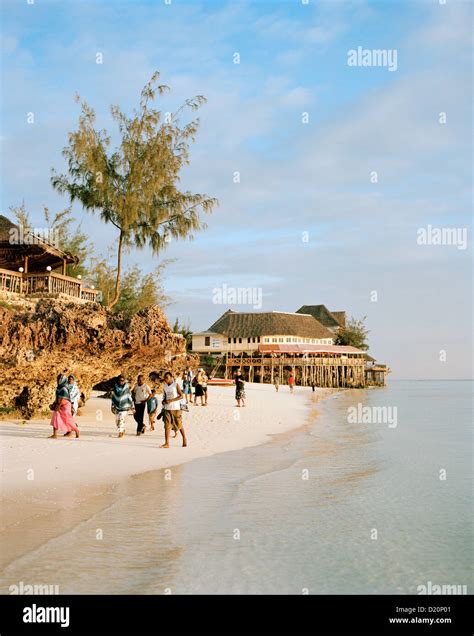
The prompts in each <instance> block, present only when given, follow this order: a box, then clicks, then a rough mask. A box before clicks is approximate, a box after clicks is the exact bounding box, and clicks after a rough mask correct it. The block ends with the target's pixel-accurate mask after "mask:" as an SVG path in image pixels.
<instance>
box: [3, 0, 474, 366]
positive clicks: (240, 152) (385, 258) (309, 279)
mask: <svg viewBox="0 0 474 636" xmlns="http://www.w3.org/2000/svg"><path fill="white" fill-rule="evenodd" d="M471 17H472V16H471V7H470V3H469V2H460V1H456V0H447V4H445V5H442V4H439V2H438V1H437V0H422V1H417V0H410V1H407V2H404V1H403V0H397V1H395V0H394V1H393V2H391V1H388V0H387V1H385V0H380V1H377V2H375V1H366V0H360V1H353V2H346V1H338V0H330V1H327V2H319V1H318V2H316V1H315V0H309V3H308V4H303V2H301V1H300V0H272V1H271V2H266V1H259V0H252V1H251V0H249V1H246V2H245V1H238V0H234V1H232V2H226V1H224V0H222V1H217V0H216V1H211V0H208V1H201V2H198V1H189V0H188V1H184V0H172V3H171V5H168V4H165V2H164V1H161V0H156V1H153V2H152V1H148V2H143V1H139V0H137V1H133V2H132V1H131V0H128V1H127V0H120V1H117V0H114V2H112V1H111V0H108V1H94V2H87V1H79V0H68V1H67V2H66V1H64V0H63V1H61V2H55V1H54V2H53V1H46V0H35V1H34V4H32V5H29V4H28V3H27V0H25V1H24V2H23V1H22V0H18V1H15V2H9V1H8V0H7V1H5V2H3V29H2V53H3V55H2V75H3V81H2V93H3V113H2V121H3V125H2V141H3V163H2V200H1V209H2V213H7V214H8V208H9V207H10V206H11V205H17V204H19V203H20V202H21V201H22V200H24V201H25V204H26V206H27V209H28V210H29V211H30V213H31V216H32V218H33V220H36V221H37V222H38V223H40V222H41V209H42V206H43V205H47V206H48V207H49V208H50V209H51V210H59V209H62V208H64V207H65V206H66V205H67V200H66V199H64V198H63V197H61V196H59V195H58V194H57V193H55V192H54V191H53V190H52V188H51V185H50V181H49V179H50V174H51V169H52V168H53V167H54V168H56V169H57V170H61V169H62V168H63V159H62V156H61V150H62V148H63V146H64V145H65V144H66V141H67V133H68V132H69V131H71V130H73V129H74V128H75V126H76V124H77V118H78V108H77V105H76V104H75V103H74V99H73V98H74V95H75V94H76V93H79V94H80V95H81V97H82V98H83V99H84V100H86V101H87V102H89V103H90V104H91V105H92V106H93V107H94V108H95V110H96V112H97V118H98V124H99V126H100V127H105V128H107V129H109V130H110V132H112V133H113V132H114V129H113V124H112V122H111V118H110V112H109V106H110V104H112V103H113V104H120V105H121V106H122V107H123V108H125V109H132V108H133V107H134V106H135V105H136V103H137V100H138V94H139V91H140V89H141V87H142V86H143V84H144V83H145V82H146V81H147V80H148V79H149V77H150V76H151V74H152V72H153V71H154V70H156V69H158V70H159V71H160V72H161V75H162V80H163V82H164V83H165V84H167V85H169V86H170V87H171V93H170V95H169V96H167V97H166V98H165V99H163V100H162V102H161V107H162V108H163V110H170V109H172V108H173V107H176V105H178V104H180V103H181V102H182V101H183V100H184V99H186V98H188V97H191V96H193V95H195V94H203V95H205V96H206V97H207V99H208V102H207V104H206V105H205V106H204V107H203V108H202V109H201V111H200V114H199V116H200V119H201V128H200V131H199V133H198V137H197V141H196V143H195V145H194V146H193V148H192V152H191V165H190V166H189V167H188V168H186V170H185V171H184V173H183V180H182V184H183V187H186V188H189V189H191V190H194V191H197V192H205V193H207V194H209V195H212V196H215V197H217V198H218V199H219V201H220V206H219V208H217V210H216V211H215V213H214V214H213V215H212V216H210V217H208V218H207V223H208V229H207V230H206V231H204V232H202V233H200V234H198V235H196V237H195V239H194V241H192V242H189V241H186V242H182V243H170V245H169V247H168V249H167V250H166V252H165V253H163V254H162V255H161V256H160V257H153V256H152V255H151V254H150V253H149V252H147V251H143V252H132V253H129V254H127V257H126V260H127V263H128V264H130V265H131V264H134V263H139V264H140V265H141V266H142V267H143V269H144V270H145V271H151V270H153V269H154V267H155V265H156V264H158V262H159V261H160V260H161V259H162V258H171V259H175V260H174V261H173V263H172V264H170V265H169V267H168V268H167V270H166V277H165V286H166V289H167V291H168V293H169V294H170V295H171V296H172V298H173V300H174V303H173V305H172V306H170V307H169V308H168V309H167V314H168V316H169V317H170V320H174V318H175V317H176V316H179V318H180V320H184V321H190V323H191V326H192V327H193V329H195V330H200V329H204V328H207V327H208V326H209V325H210V324H211V323H212V322H214V320H215V319H216V318H217V317H218V316H219V315H220V314H221V313H222V312H223V311H225V310H226V309H227V307H226V306H219V305H217V306H216V305H214V304H212V290H213V288H215V287H220V286H222V285H223V284H227V285H228V286H236V287H249V286H252V287H253V286H256V287H261V288H262V291H263V299H264V305H263V309H264V310H286V311H294V310H296V309H297V308H299V307H300V306H301V305H303V304H318V303H324V304H326V305H327V306H328V307H329V308H330V309H331V308H332V309H335V310H341V309H345V310H346V311H347V312H348V313H349V314H350V315H354V316H356V317H362V316H367V325H368V327H369V329H370V331H371V334H370V342H371V351H372V352H373V354H374V355H375V356H377V358H379V359H380V360H381V361H386V362H388V363H389V364H390V366H391V367H392V369H393V376H394V377H403V378H467V377H471V374H472V364H471V360H472V358H471V352H472V346H471V345H472V333H471V318H472V313H471V312H472V309H471V301H470V299H471V293H472V292H471V290H472V248H471V241H470V238H471V196H472V182H471V178H472V177H471V168H470V164H471V152H472V136H471V128H470V118H471V114H472V113H471V108H472V106H471V105H472V94H471V80H472V68H471V57H470V56H471V52H472V40H471V26H472V25H471ZM358 46H362V47H363V48H366V49H391V50H393V49H395V50H396V51H397V58H398V68H397V70H396V71H395V72H391V71H389V70H388V69H387V68H383V67H379V68H377V67H351V66H348V64H347V52H348V50H350V49H355V48H357V47H358ZM236 52H238V53H239V54H240V58H241V60H240V64H234V63H233V55H234V53H236ZM97 53H102V55H103V64H96V54H97ZM28 112H33V113H34V117H35V121H34V124H28V123H27V113H28ZM303 112H307V113H308V114H309V122H308V123H307V124H303V123H302V113H303ZM440 112H446V113H447V123H446V124H443V125H441V124H440V123H439V113H440ZM236 171H238V172H240V174H241V181H240V183H238V184H236V183H233V174H234V172H236ZM373 171H376V172H377V175H378V181H377V183H372V182H371V180H370V175H371V172H373ZM74 211H75V214H76V218H77V220H78V222H81V223H82V227H83V228H84V229H86V230H87V231H88V233H89V234H90V236H91V239H92V241H93V242H94V244H95V246H96V249H97V251H98V252H101V253H102V254H104V255H106V254H107V252H108V249H109V247H110V246H113V244H114V242H115V240H116V234H115V232H114V229H113V228H112V227H107V226H104V225H103V224H102V223H101V222H100V221H99V220H98V218H97V217H94V216H92V215H90V214H87V213H85V212H84V211H82V210H81V208H80V206H75V207H74ZM428 224H431V225H432V226H435V227H457V228H464V229H467V232H468V248H467V249H466V250H459V249H457V247H456V246H453V245H440V246H433V245H432V246H420V245H418V244H417V242H416V237H417V230H418V229H419V228H420V227H425V226H427V225H428ZM304 232H307V233H308V236H309V240H308V242H303V240H302V235H303V233H304ZM373 291H376V292H377V302H372V301H371V293H372V292H373ZM372 296H373V295H372ZM233 308H234V309H241V310H246V309H248V308H246V307H238V306H237V307H233ZM441 350H443V351H446V361H445V362H441V361H440V351H441Z"/></svg>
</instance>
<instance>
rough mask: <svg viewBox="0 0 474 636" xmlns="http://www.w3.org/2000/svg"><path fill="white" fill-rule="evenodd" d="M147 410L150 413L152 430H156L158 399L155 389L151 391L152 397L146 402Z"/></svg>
mask: <svg viewBox="0 0 474 636" xmlns="http://www.w3.org/2000/svg"><path fill="white" fill-rule="evenodd" d="M146 410H147V412H148V420H149V421H150V430H151V431H154V430H155V418H156V412H157V410H158V398H157V397H156V391H155V389H152V390H151V395H150V397H149V398H148V400H147V401H146Z"/></svg>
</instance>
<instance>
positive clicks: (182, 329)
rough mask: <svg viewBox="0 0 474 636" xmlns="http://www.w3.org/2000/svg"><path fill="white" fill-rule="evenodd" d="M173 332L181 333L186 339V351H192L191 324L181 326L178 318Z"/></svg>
mask: <svg viewBox="0 0 474 636" xmlns="http://www.w3.org/2000/svg"><path fill="white" fill-rule="evenodd" d="M173 332H174V333H180V334H181V335H182V336H184V338H186V349H187V350H188V351H191V348H192V344H193V332H192V331H191V325H190V324H189V323H186V324H184V323H183V324H182V325H181V324H180V322H179V319H178V318H176V320H175V321H174V325H173Z"/></svg>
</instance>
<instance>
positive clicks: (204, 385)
mask: <svg viewBox="0 0 474 636" xmlns="http://www.w3.org/2000/svg"><path fill="white" fill-rule="evenodd" d="M208 380H209V378H208V377H207V373H206V372H205V371H204V369H201V386H202V391H203V393H204V404H202V406H207V381H208ZM201 403H202V400H201Z"/></svg>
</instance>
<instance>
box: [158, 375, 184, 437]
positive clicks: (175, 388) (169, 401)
mask: <svg viewBox="0 0 474 636" xmlns="http://www.w3.org/2000/svg"><path fill="white" fill-rule="evenodd" d="M182 399H183V392H182V391H181V388H180V386H179V385H178V384H177V383H176V382H175V381H174V378H173V375H172V374H171V373H170V372H169V371H167V372H166V373H165V386H164V388H163V408H164V410H165V412H164V414H163V423H164V425H165V443H164V444H162V445H161V446H160V448H169V447H170V430H171V429H173V430H174V431H176V432H177V431H179V432H180V433H181V436H182V438H183V446H187V445H188V441H187V439H186V434H185V432H184V428H183V423H182V421H181V405H180V402H181V400H182Z"/></svg>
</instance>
